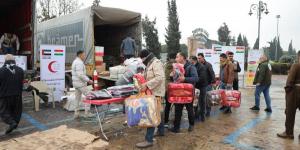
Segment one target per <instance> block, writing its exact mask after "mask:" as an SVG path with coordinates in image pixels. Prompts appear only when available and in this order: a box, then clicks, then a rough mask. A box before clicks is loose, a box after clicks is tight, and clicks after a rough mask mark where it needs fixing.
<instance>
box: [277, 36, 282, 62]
mask: <svg viewBox="0 0 300 150" xmlns="http://www.w3.org/2000/svg"><path fill="white" fill-rule="evenodd" d="M277 49H278V50H277V57H276V59H275V60H277V61H278V60H279V58H280V57H281V56H282V55H283V49H282V47H281V45H280V39H279V38H278V42H277ZM275 51H276V47H275Z"/></svg>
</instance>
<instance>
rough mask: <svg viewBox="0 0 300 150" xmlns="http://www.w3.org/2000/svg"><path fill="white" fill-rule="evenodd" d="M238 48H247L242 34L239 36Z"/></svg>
mask: <svg viewBox="0 0 300 150" xmlns="http://www.w3.org/2000/svg"><path fill="white" fill-rule="evenodd" d="M237 46H245V45H244V41H243V38H242V35H241V33H240V34H239V36H238V38H237ZM245 47H246V46H245Z"/></svg>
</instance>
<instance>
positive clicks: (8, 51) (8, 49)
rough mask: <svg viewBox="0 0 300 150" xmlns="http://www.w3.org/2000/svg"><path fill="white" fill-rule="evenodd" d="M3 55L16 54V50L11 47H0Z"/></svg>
mask: <svg viewBox="0 0 300 150" xmlns="http://www.w3.org/2000/svg"><path fill="white" fill-rule="evenodd" d="M2 50H3V54H13V55H15V54H16V50H15V49H14V48H13V47H4V46H3V47H2Z"/></svg>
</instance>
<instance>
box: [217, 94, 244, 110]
mask: <svg viewBox="0 0 300 150" xmlns="http://www.w3.org/2000/svg"><path fill="white" fill-rule="evenodd" d="M221 99H222V101H221V104H222V105H223V106H230V107H235V108H237V107H240V105H241V92H240V91H236V90H226V91H224V92H223V93H221Z"/></svg>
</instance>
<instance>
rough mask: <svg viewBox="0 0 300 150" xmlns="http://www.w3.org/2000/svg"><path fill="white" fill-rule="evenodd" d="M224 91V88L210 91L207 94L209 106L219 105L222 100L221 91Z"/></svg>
mask: <svg viewBox="0 0 300 150" xmlns="http://www.w3.org/2000/svg"><path fill="white" fill-rule="evenodd" d="M223 91H224V90H213V91H208V92H207V94H206V104H207V105H208V106H209V107H211V106H216V105H219V104H220V102H221V93H222V92H223Z"/></svg>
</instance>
